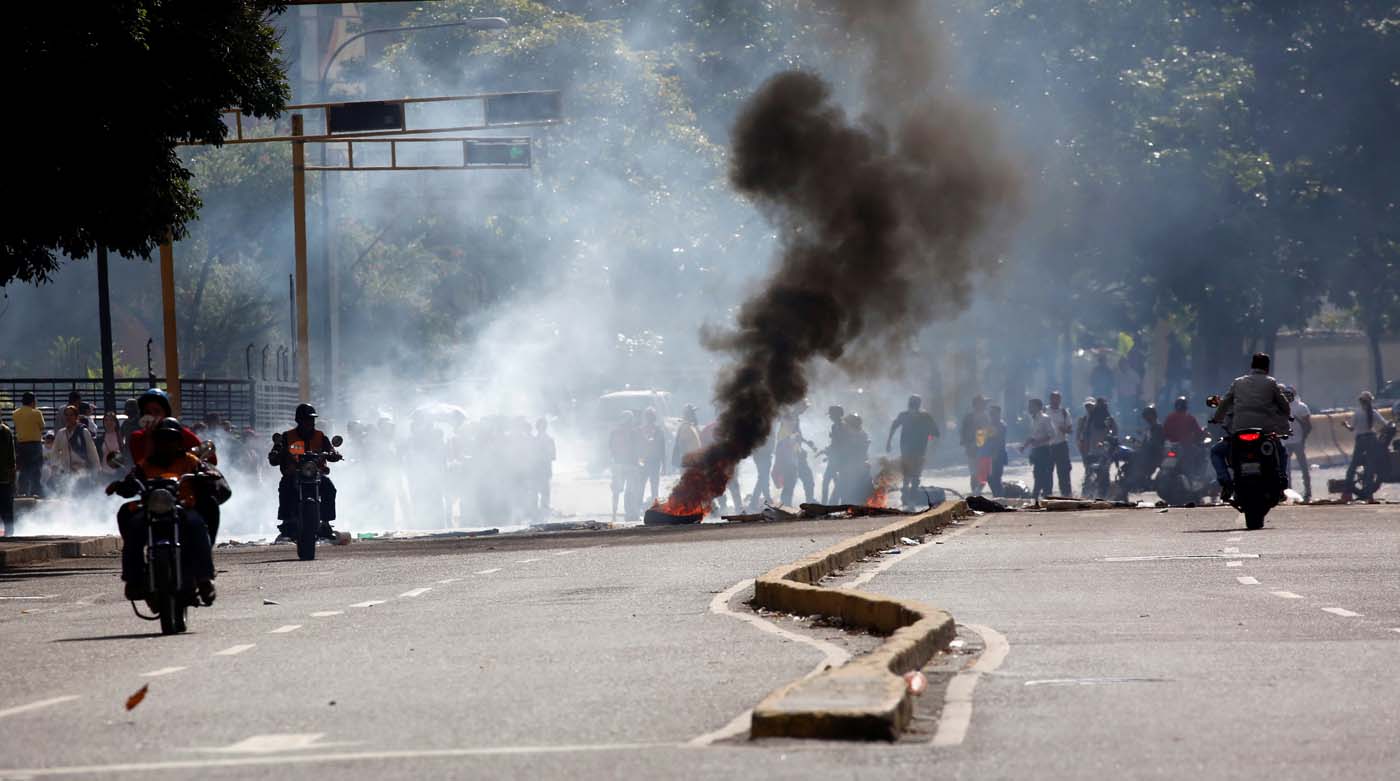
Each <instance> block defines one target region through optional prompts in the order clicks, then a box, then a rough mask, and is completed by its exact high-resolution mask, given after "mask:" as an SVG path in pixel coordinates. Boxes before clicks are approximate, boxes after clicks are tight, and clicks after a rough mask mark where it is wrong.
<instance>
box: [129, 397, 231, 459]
mask: <svg viewBox="0 0 1400 781" xmlns="http://www.w3.org/2000/svg"><path fill="white" fill-rule="evenodd" d="M136 407H137V409H138V410H139V411H140V413H141V420H140V428H138V429H137V430H136V431H133V432H132V433H131V437H130V439H129V440H128V443H129V444H128V447H129V448H130V449H131V460H132V463H133V464H139V463H141V462H142V461H144V460H145V459H146V456H147V455H149V447H150V445H149V440H148V437H149V434H150V431H151V429H153V428H155V427H156V424H158V423H160V422H161V421H163V420H165V419H167V418H171V419H173V417H174V414H175V413H174V411H173V410H172V408H171V406H170V396H168V395H167V394H166V393H165V391H163V390H161V389H160V388H151V389H150V390H148V391H146V392H145V393H142V394H141V395H140V397H138V398H137V399H136ZM180 430H181V432H183V433H182V434H181V438H182V439H183V440H184V443H185V449H186V450H193V449H194V448H197V447H199V445H200V439H199V436H198V435H197V434H195V433H194V432H193V431H190V430H189V429H188V428H186V427H184V426H180ZM205 460H207V461H208V462H209V463H211V464H217V463H219V460H218V458H217V457H215V456H214V455H213V454H211V455H210V456H209V457H208V458H207V459H205Z"/></svg>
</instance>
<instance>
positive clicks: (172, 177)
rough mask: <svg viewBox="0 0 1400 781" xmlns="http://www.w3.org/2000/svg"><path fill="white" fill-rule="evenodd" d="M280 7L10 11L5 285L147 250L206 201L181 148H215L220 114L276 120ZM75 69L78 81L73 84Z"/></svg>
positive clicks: (237, 1) (216, 1)
mask: <svg viewBox="0 0 1400 781" xmlns="http://www.w3.org/2000/svg"><path fill="white" fill-rule="evenodd" d="M283 8H284V4H283V3H281V2H277V1H276V0H201V2H183V3H173V2H163V1H162V0H113V1H112V2H103V3H91V4H84V5H82V6H81V7H74V6H73V5H71V4H66V3H15V4H11V5H10V6H8V7H7V8H6V16H5V19H6V23H7V24H6V29H7V39H8V40H9V42H10V43H9V45H7V46H6V47H5V53H4V55H3V59H0V66H3V69H4V71H5V73H6V74H7V77H8V84H9V85H10V89H9V91H8V97H9V100H10V108H11V111H10V121H8V122H6V125H5V131H4V132H5V137H4V146H5V148H6V149H9V150H11V151H12V152H13V153H14V154H13V155H12V160H11V163H12V174H11V182H12V189H13V190H14V191H15V192H16V193H19V194H21V196H22V197H19V198H16V199H11V202H10V204H9V205H8V207H7V221H6V224H5V227H4V230H3V233H0V286H4V285H6V284H8V283H9V282H11V281H13V280H20V281H24V282H43V281H46V280H47V279H48V278H49V276H50V274H52V272H53V271H54V270H55V269H56V268H57V267H58V262H59V259H58V255H59V254H60V253H61V254H66V255H68V256H70V257H75V258H77V257H84V256H87V255H88V254H90V253H92V252H93V251H94V250H95V249H96V248H97V247H98V246H104V247H107V248H108V249H109V250H111V251H113V252H115V253H118V254H120V255H122V256H125V257H128V258H140V257H146V256H148V255H149V254H150V253H151V252H152V251H153V250H154V249H155V248H156V246H157V245H158V244H159V243H160V241H161V240H162V239H163V238H164V237H165V235H166V233H167V231H170V232H171V233H173V235H175V236H176V237H177V238H179V237H183V236H184V235H185V232H186V226H187V225H188V223H190V222H191V221H192V220H194V219H195V218H196V216H197V213H198V210H199V207H200V200H199V196H198V195H197V192H196V189H195V187H194V186H193V185H192V181H191V179H192V176H193V174H192V172H191V171H190V170H188V169H187V168H186V167H185V165H184V164H183V163H182V162H181V159H180V157H179V155H178V154H177V152H176V147H177V145H179V144H183V143H192V144H218V143H221V142H222V140H223V138H224V135H225V133H226V128H225V126H224V123H223V119H222V116H221V114H220V112H221V110H222V109H224V108H228V107H238V108H240V109H242V110H243V111H244V112H246V113H248V114H250V115H254V116H275V115H276V114H277V113H278V112H280V111H281V110H282V107H283V105H285V103H286V101H287V98H288V95H289V91H288V86H287V82H286V77H285V75H284V74H283V72H282V63H281V62H280V61H279V59H278V41H277V36H276V33H275V31H274V30H273V28H272V27H271V26H270V25H269V24H268V23H267V19H268V15H269V14H274V13H278V12H280V11H281V10H283ZM74 74H80V75H81V78H80V79H74V78H73V75H74Z"/></svg>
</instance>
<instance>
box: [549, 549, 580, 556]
mask: <svg viewBox="0 0 1400 781" xmlns="http://www.w3.org/2000/svg"><path fill="white" fill-rule="evenodd" d="M574 553H578V551H574V550H561V551H559V552H558V553H556V554H554V555H555V556H568V555H570V554H574Z"/></svg>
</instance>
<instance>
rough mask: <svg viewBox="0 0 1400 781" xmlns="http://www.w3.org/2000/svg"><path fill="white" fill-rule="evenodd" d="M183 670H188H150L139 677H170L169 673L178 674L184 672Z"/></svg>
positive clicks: (174, 668) (179, 668)
mask: <svg viewBox="0 0 1400 781" xmlns="http://www.w3.org/2000/svg"><path fill="white" fill-rule="evenodd" d="M184 669H188V668H185V667H162V668H160V669H159V670H152V671H150V672H148V673H141V677H142V678H159V677H160V676H162V675H170V674H171V673H178V672H180V671H181V670H184Z"/></svg>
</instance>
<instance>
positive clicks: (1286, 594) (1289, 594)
mask: <svg viewBox="0 0 1400 781" xmlns="http://www.w3.org/2000/svg"><path fill="white" fill-rule="evenodd" d="M1269 593H1270V594H1273V595H1274V596H1276V597H1279V598H1281V599H1302V598H1303V595H1302V594H1294V593H1293V592H1292V591H1270V592H1269Z"/></svg>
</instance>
